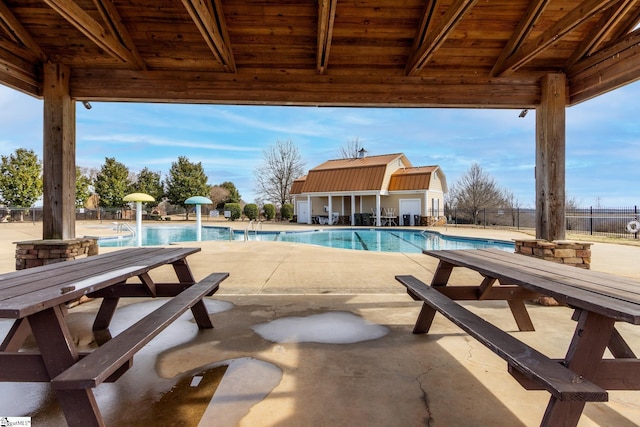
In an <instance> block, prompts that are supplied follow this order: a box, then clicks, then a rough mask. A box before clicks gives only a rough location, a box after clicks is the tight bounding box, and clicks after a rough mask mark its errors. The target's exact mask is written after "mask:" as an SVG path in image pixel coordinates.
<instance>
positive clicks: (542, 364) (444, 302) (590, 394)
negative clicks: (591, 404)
mask: <svg viewBox="0 0 640 427" xmlns="http://www.w3.org/2000/svg"><path fill="white" fill-rule="evenodd" d="M424 253H425V254H427V255H429V256H433V257H435V258H437V259H439V264H438V267H437V270H436V272H435V274H434V276H433V279H432V282H431V286H426V285H425V284H423V283H421V282H420V281H418V280H417V279H415V278H413V277H412V276H396V278H397V279H398V281H400V282H401V283H402V284H403V285H405V286H407V292H409V294H410V295H411V296H413V297H414V299H422V300H423V301H424V304H423V306H422V310H421V312H420V314H419V316H418V319H417V321H416V324H415V327H414V333H426V332H428V330H429V328H430V327H431V324H432V321H433V317H434V315H435V313H436V312H440V313H442V314H444V315H445V316H446V317H448V318H449V319H450V320H452V321H453V322H454V323H456V324H458V325H459V326H460V327H462V328H463V329H464V330H466V331H467V332H468V333H470V334H471V335H473V336H474V337H475V338H476V339H478V340H480V341H481V342H482V343H483V344H485V345H486V346H487V347H488V348H490V349H491V350H492V351H494V352H495V353H496V354H498V355H500V356H501V357H503V359H505V360H507V362H508V364H509V372H510V373H511V374H512V375H513V376H514V378H515V379H516V380H518V381H519V382H520V384H521V385H523V386H524V387H525V388H526V389H530V390H540V389H547V390H548V391H550V392H551V394H552V395H551V398H550V401H549V404H548V406H547V409H546V412H545V414H544V417H543V420H542V424H541V425H544V426H557V425H562V426H575V425H576V424H577V423H578V420H579V419H580V416H581V414H582V411H583V409H584V405H585V402H586V401H603V400H607V394H606V392H605V390H640V360H639V359H638V358H637V357H636V355H635V354H634V352H633V350H632V349H631V347H630V346H629V345H628V344H627V342H626V341H625V340H624V338H623V337H622V335H621V334H620V333H619V332H618V330H617V329H616V328H615V323H616V322H627V323H630V324H633V325H638V324H640V281H638V280H634V279H630V278H625V277H619V276H616V275H612V274H606V273H600V272H596V271H592V270H586V269H581V268H576V267H573V266H567V265H562V264H558V263H554V262H550V261H545V260H542V259H538V258H533V257H528V256H524V255H521V254H515V253H509V252H506V251H501V250H497V249H474V250H442V251H431V250H426V251H424ZM458 267H461V268H468V269H471V270H474V271H477V272H479V273H480V274H481V275H482V276H483V280H482V283H481V284H480V285H475V286H458V285H455V286H447V285H448V280H449V278H450V276H451V272H452V270H453V269H454V268H458ZM496 283H497V284H496ZM436 291H437V292H436ZM527 294H530V295H546V296H550V297H553V298H554V299H556V300H557V301H558V302H559V303H561V304H565V305H567V306H569V307H571V308H573V309H574V312H573V317H572V319H573V320H575V321H576V327H575V331H574V333H573V338H572V339H571V342H570V344H569V348H568V350H567V352H566V356H565V357H564V359H562V360H557V359H555V360H551V359H549V358H547V357H546V356H544V355H542V354H540V353H539V352H537V351H536V350H534V349H532V348H529V347H528V346H526V345H525V344H523V343H521V342H519V341H518V340H517V339H516V338H514V337H513V336H512V335H509V334H507V333H506V332H504V331H501V330H498V329H497V328H496V327H495V326H494V325H491V324H488V323H487V322H485V321H484V319H481V318H479V317H478V316H476V315H474V314H473V313H470V312H469V311H468V310H466V309H464V308H463V307H462V306H459V305H457V304H455V303H454V302H453V300H456V299H462V300H478V301H480V300H483V299H505V300H507V301H508V302H513V301H517V304H516V306H517V307H516V309H515V312H514V315H515V316H516V319H517V320H518V319H520V320H523V319H524V321H525V324H526V325H527V326H530V328H528V327H525V328H524V329H525V330H527V329H529V330H533V326H532V324H531V321H530V319H529V316H528V314H527V313H526V308H524V304H523V303H522V301H523V298H526V295H527ZM514 298H515V299H514ZM511 309H512V311H514V307H511ZM518 324H519V325H520V322H518ZM520 329H523V328H522V327H521V328H520ZM607 348H609V350H610V352H611V354H612V355H613V357H614V359H610V358H604V357H603V356H604V353H605V350H606V349H607ZM548 361H553V362H555V364H559V365H561V366H562V367H563V368H567V369H568V370H569V372H566V371H564V369H562V370H558V369H556V368H557V367H556V366H554V364H550V365H549V364H548V363H547V362H548ZM552 370H553V371H554V372H553V373H552V372H551V371H552ZM555 371H561V372H559V373H558V372H555ZM562 371H564V372H562ZM577 388H580V390H578V389H577ZM599 389H600V390H601V391H602V392H603V393H600V392H599Z"/></svg>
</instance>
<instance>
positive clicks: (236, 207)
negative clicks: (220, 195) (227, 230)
mask: <svg viewBox="0 0 640 427" xmlns="http://www.w3.org/2000/svg"><path fill="white" fill-rule="evenodd" d="M224 210H225V211H229V212H231V216H230V217H229V219H230V220H231V221H235V220H236V219H238V218H240V215H242V209H241V208H240V203H225V204H224Z"/></svg>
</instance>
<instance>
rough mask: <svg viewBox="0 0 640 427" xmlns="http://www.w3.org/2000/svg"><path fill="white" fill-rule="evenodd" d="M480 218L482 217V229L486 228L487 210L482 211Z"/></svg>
mask: <svg viewBox="0 0 640 427" xmlns="http://www.w3.org/2000/svg"><path fill="white" fill-rule="evenodd" d="M482 216H483V217H484V227H483V228H487V208H484V209H482Z"/></svg>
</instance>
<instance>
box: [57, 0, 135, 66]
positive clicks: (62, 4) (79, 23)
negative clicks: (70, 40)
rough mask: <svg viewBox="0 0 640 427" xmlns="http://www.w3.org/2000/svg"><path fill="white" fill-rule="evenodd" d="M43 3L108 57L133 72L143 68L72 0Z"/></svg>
mask: <svg viewBox="0 0 640 427" xmlns="http://www.w3.org/2000/svg"><path fill="white" fill-rule="evenodd" d="M44 2H45V3H46V4H48V5H49V6H50V7H51V8H52V9H53V10H55V11H56V12H58V13H59V14H60V15H61V16H62V17H63V18H64V19H66V20H67V21H69V23H70V24H71V25H73V26H74V27H76V29H78V31H80V32H81V33H82V34H84V35H85V36H86V37H87V38H89V40H91V41H92V42H94V43H95V44H96V45H98V46H99V47H100V48H101V49H102V50H104V51H105V52H107V53H108V54H109V55H111V56H113V57H114V58H117V59H119V60H120V61H122V62H124V63H126V64H127V66H128V67H129V68H131V69H133V70H140V69H143V68H144V64H143V63H140V59H139V57H136V55H135V54H134V53H133V52H131V51H130V50H129V49H128V48H127V47H126V46H124V45H122V44H121V43H120V41H119V40H118V39H116V37H115V36H114V35H113V34H112V33H110V32H108V31H107V30H106V29H105V28H104V27H103V26H102V25H100V23H98V22H97V21H96V20H95V19H93V18H92V17H91V16H90V15H89V14H88V13H87V12H85V11H84V10H83V9H82V8H81V7H80V6H78V4H77V3H76V2H75V1H74V0H44Z"/></svg>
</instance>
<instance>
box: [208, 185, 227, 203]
mask: <svg viewBox="0 0 640 427" xmlns="http://www.w3.org/2000/svg"><path fill="white" fill-rule="evenodd" d="M229 194H231V192H230V191H229V190H228V189H227V188H225V187H223V186H221V185H212V186H211V191H209V198H210V199H211V201H212V202H213V203H212V204H213V206H215V207H218V206H220V205H221V204H223V203H224V201H225V200H227V199H229Z"/></svg>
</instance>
